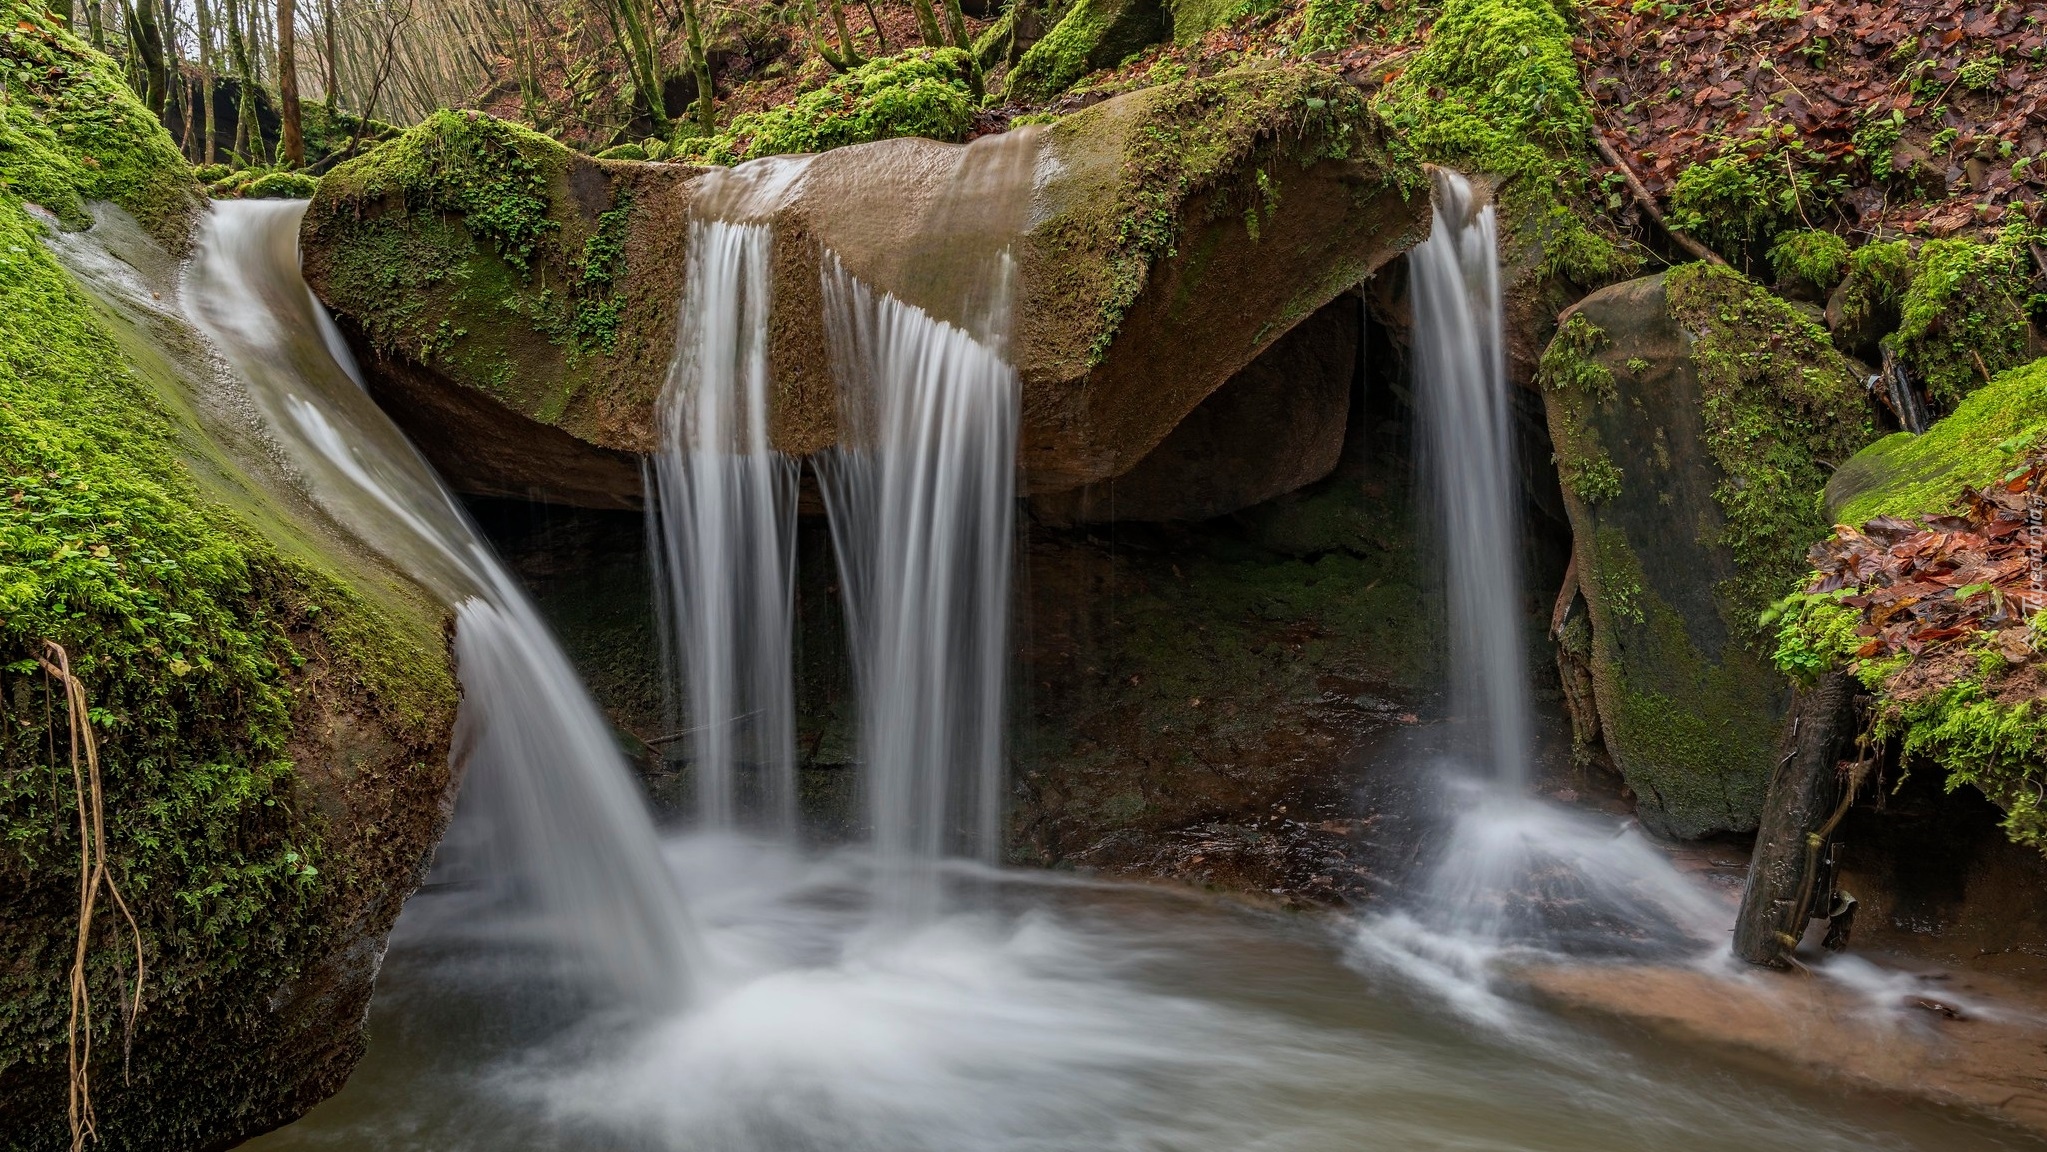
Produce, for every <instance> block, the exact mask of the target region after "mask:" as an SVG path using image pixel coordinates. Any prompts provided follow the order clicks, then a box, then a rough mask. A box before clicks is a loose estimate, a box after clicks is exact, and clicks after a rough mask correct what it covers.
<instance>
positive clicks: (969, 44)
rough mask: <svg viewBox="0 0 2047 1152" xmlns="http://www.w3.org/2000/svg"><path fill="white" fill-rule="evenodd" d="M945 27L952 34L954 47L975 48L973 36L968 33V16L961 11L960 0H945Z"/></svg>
mask: <svg viewBox="0 0 2047 1152" xmlns="http://www.w3.org/2000/svg"><path fill="white" fill-rule="evenodd" d="M945 29H946V31H947V32H950V33H951V34H952V46H953V47H955V48H966V49H971V48H973V46H974V40H973V37H971V36H968V35H967V18H966V16H965V15H964V14H963V13H961V12H960V0H945Z"/></svg>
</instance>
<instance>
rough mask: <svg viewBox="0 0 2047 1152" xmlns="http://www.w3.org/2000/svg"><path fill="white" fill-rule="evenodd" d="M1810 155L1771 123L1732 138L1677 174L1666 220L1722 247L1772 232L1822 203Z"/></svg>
mask: <svg viewBox="0 0 2047 1152" xmlns="http://www.w3.org/2000/svg"><path fill="white" fill-rule="evenodd" d="M1785 127H1789V126H1788V125H1786V126H1785ZM1795 131H1796V130H1795V129H1794V130H1793V132H1794V134H1795ZM1814 160H1815V158H1814V157H1812V156H1810V155H1808V154H1807V150H1806V149H1805V148H1804V146H1803V145H1802V144H1801V143H1799V142H1797V141H1795V140H1787V139H1786V138H1785V136H1784V135H1783V134H1782V132H1781V131H1780V130H1779V129H1778V128H1777V127H1775V126H1770V127H1765V128H1764V129H1761V130H1759V131H1757V132H1756V133H1754V134H1752V135H1750V136H1749V137H1747V138H1746V139H1743V140H1740V141H1731V142H1729V143H1728V144H1726V145H1725V146H1723V147H1722V149H1721V152H1720V154H1719V155H1718V156H1716V157H1714V158H1713V159H1711V160H1708V161H1706V162H1705V163H1703V164H1694V165H1693V166H1691V167H1690V168H1687V169H1685V171H1684V172H1683V174H1681V175H1680V176H1679V177H1678V178H1677V185H1676V187H1674V188H1673V189H1672V190H1671V193H1670V221H1671V223H1672V224H1674V225H1676V226H1677V227H1678V228H1680V229H1682V230H1684V231H1686V232H1689V233H1691V234H1692V235H1694V236H1697V237H1699V238H1700V239H1702V240H1705V241H1706V242H1707V243H1709V244H1712V245H1714V246H1715V247H1718V248H1721V249H1722V250H1723V251H1737V250H1739V248H1740V247H1741V246H1742V245H1744V244H1746V243H1748V242H1750V241H1754V240H1761V239H1763V238H1764V237H1767V236H1773V235H1775V234H1776V233H1777V232H1778V231H1779V230H1781V229H1782V228H1784V226H1786V225H1787V224H1791V223H1794V222H1797V221H1800V220H1803V219H1805V218H1806V217H1808V216H1809V215H1811V214H1812V213H1813V212H1815V211H1816V210H1817V209H1818V208H1819V207H1820V201H1821V199H1822V194H1821V188H1820V186H1819V184H1818V182H1817V181H1816V180H1815V179H1814V175H1813V172H1812V170H1811V165H1812V164H1813V162H1814Z"/></svg>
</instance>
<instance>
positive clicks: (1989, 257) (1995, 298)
mask: <svg viewBox="0 0 2047 1152" xmlns="http://www.w3.org/2000/svg"><path fill="white" fill-rule="evenodd" d="M2026 237H2027V232H2026V230H2025V229H2024V228H2023V227H2019V228H2014V229H2011V230H2009V231H2007V232H2006V233H2005V234H2004V235H2002V236H2000V237H1999V238H1998V240H1997V241H1996V242H1994V243H1990V244H1979V243H1977V242H1975V241H1972V240H1964V239H1959V238H1957V239H1948V240H1929V241H1927V242H1926V243H1925V244H1924V245H1921V246H1920V249H1919V251H1918V253H1917V254H1916V255H1915V256H1914V257H1913V261H1912V282H1911V284H1910V286H1909V287H1907V288H1906V289H1905V293H1904V296H1903V298H1902V299H1901V300H1900V301H1899V304H1898V309H1899V322H1898V330H1897V332H1895V333H1894V334H1892V335H1891V337H1890V344H1891V347H1893V348H1894V349H1895V350H1896V351H1897V354H1898V355H1899V357H1901V358H1902V359H1903V360H1904V361H1905V363H1906V364H1907V365H1909V366H1910V367H1911V369H1912V371H1913V373H1914V374H1915V375H1917V376H1918V378H1919V379H1920V380H1921V381H1923V382H1924V383H1925V385H1926V394H1927V396H1928V398H1929V399H1931V400H1932V401H1933V403H1934V406H1935V407H1936V409H1949V408H1952V407H1953V406H1954V405H1956V404H1957V403H1959V402H1960V401H1961V399H1962V397H1964V396H1967V395H1968V394H1969V393H1971V392H1973V391H1975V390H1976V389H1977V388H1979V387H1981V386H1982V385H1983V384H1984V383H1985V382H1987V381H1988V380H1989V379H1990V377H1992V376H1994V375H1996V374H1997V373H1999V372H2002V371H2004V370H2005V369H2007V368H2013V367H2016V366H2018V365H2020V364H2023V363H2025V362H2026V361H2027V360H2029V359H2031V358H2032V357H2033V356H2035V355H2037V354H2038V353H2039V352H2040V351H2041V349H2040V348H2039V347H2038V341H2037V340H2036V339H2035V337H2034V335H2033V329H2032V324H2031V322H2030V321H2029V320H2028V319H2027V317H2026V301H2027V298H2028V296H2029V294H2030V293H2031V290H2032V289H2031V282H2032V276H2033V262H2032V256H2031V253H2030V252H2028V251H2027V242H2026Z"/></svg>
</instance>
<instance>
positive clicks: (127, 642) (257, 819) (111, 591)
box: [0, 0, 456, 1152]
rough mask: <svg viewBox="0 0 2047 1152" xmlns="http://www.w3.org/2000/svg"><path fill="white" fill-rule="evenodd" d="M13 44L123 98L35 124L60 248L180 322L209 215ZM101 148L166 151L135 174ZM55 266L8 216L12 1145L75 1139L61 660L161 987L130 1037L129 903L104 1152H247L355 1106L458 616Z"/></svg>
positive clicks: (7, 833)
mask: <svg viewBox="0 0 2047 1152" xmlns="http://www.w3.org/2000/svg"><path fill="white" fill-rule="evenodd" d="M0 19H4V24H0V29H5V31H4V33H0V34H4V35H6V36H7V37H8V41H9V45H10V47H9V52H10V55H11V54H13V53H15V52H17V51H22V50H24V49H21V48H20V47H19V44H18V41H22V40H27V41H30V42H31V43H30V45H29V47H28V48H27V49H25V50H26V51H28V52H31V53H40V54H41V55H35V56H33V58H34V59H36V60H38V61H41V60H45V59H48V60H56V61H59V62H60V64H61V67H60V71H65V72H67V73H69V74H71V75H72V85H71V87H72V91H73V92H74V94H76V93H91V94H92V95H93V96H94V97H95V98H96V99H98V100H100V101H101V103H96V104H95V103H88V104H87V105H85V107H84V111H83V113H82V114H83V115H85V116H86V117H87V119H86V121H85V122H84V124H85V126H83V127H81V128H80V129H79V130H77V131H67V130H66V129H67V126H68V123H67V120H66V118H65V117H66V116H67V115H69V113H70V112H71V111H72V110H73V109H72V107H71V105H70V104H69V103H68V102H67V99H65V98H59V99H55V100H52V101H51V102H49V103H47V104H45V105H44V106H43V110H42V111H41V112H40V113H38V115H39V116H43V117H47V118H46V119H43V120H42V123H41V126H40V128H38V129H37V130H36V131H35V132H32V133H30V135H31V136H32V137H34V139H35V141H37V142H38V145H39V146H41V147H46V148H50V149H54V150H55V151H54V152H53V153H52V155H53V156H54V161H53V162H52V163H51V165H50V167H48V168H47V169H46V170H44V171H43V172H42V173H40V178H41V180H42V181H43V182H42V183H41V184H39V185H38V186H37V188H36V193H37V195H38V197H39V198H41V199H43V200H44V201H45V202H55V203H57V204H59V205H63V204H64V203H65V201H64V198H63V196H62V195H61V194H60V193H62V192H64V191H67V190H68V192H69V193H70V194H71V195H72V196H73V197H75V200H74V201H73V202H72V203H73V204H75V206H76V211H75V212H73V213H71V214H69V215H68V217H67V218H66V224H67V225H70V226H77V225H82V224H85V223H90V222H92V221H94V220H95V218H97V219H98V221H99V222H98V223H96V224H94V225H93V232H94V236H93V237H92V238H91V239H90V240H78V241H67V243H76V244H83V243H88V242H93V243H97V244H98V245H99V246H100V247H103V248H104V249H105V250H106V251H107V252H110V253H112V256H113V259H114V260H115V261H116V262H118V263H119V264H121V265H125V266H126V267H127V268H128V269H132V270H133V275H136V276H139V277H142V278H143V280H144V281H145V282H146V283H147V285H148V286H149V287H150V288H152V289H155V290H157V291H158V292H159V293H160V294H161V296H162V297H163V298H164V299H165V300H169V299H172V298H174V288H175V283H174V281H175V276H176V270H177V258H176V252H179V251H182V250H183V249H184V248H185V247H187V240H186V236H185V233H184V232H183V230H182V229H183V225H184V224H185V223H186V222H187V221H189V220H190V219H191V211H190V210H191V209H192V208H193V207H196V205H197V196H196V187H195V186H194V184H193V182H192V180H191V178H190V173H189V171H188V170H187V169H186V168H185V166H184V163H183V161H182V160H181V159H179V158H178V156H177V152H176V150H175V148H174V147H172V145H171V142H170V139H169V137H168V136H167V135H165V134H164V133H163V131H162V130H161V129H160V128H156V127H155V126H154V120H153V119H152V118H151V117H150V116H149V113H148V112H147V111H145V110H144V109H143V108H142V107H141V105H140V104H139V102H137V101H136V100H135V98H134V97H133V96H132V95H129V94H128V93H127V89H126V87H125V85H123V84H122V83H121V81H120V77H119V72H118V69H117V67H116V66H115V65H114V63H113V62H112V61H110V60H107V59H106V58H105V57H102V56H99V55H97V54H95V53H93V52H91V51H90V50H89V49H87V48H85V47H84V46H83V45H81V44H79V43H78V42H77V41H76V40H75V39H74V38H72V37H70V35H69V34H68V33H65V32H63V31H60V30H57V29H55V28H53V27H52V26H50V25H49V24H48V23H47V22H46V20H45V18H44V17H43V16H42V15H41V13H40V11H39V10H36V9H28V8H23V7H21V6H20V5H18V4H16V3H12V2H7V0H0ZM80 73H82V75H81V74H80ZM0 75H4V76H6V77H7V78H8V82H9V83H10V85H11V84H12V82H13V76H14V75H15V74H14V73H7V72H0ZM39 75H47V73H39ZM14 95H16V93H15V92H14V90H13V89H12V88H11V87H10V96H14ZM28 107H29V101H27V100H25V99H22V100H18V101H17V102H15V103H12V104H11V105H9V106H7V113H6V114H7V115H9V116H21V115H25V113H26V109H27V108H28ZM95 125H96V126H95ZM108 126H118V127H120V128H123V129H128V128H132V127H135V126H141V128H143V129H146V130H147V131H148V132H153V133H154V138H151V139H145V140H142V141H141V142H140V143H139V144H137V145H136V146H135V148H134V151H133V152H132V153H131V154H130V155H129V156H128V157H127V158H125V159H124V158H122V157H120V156H118V155H117V154H116V153H115V152H114V150H113V147H112V144H111V143H110V137H108V136H104V135H99V133H101V132H105V131H111V128H110V127H108ZM16 127H17V128H18V127H19V126H18V125H16ZM87 148H90V149H93V150H92V151H84V150H83V149H87ZM88 157H90V158H92V159H95V160H99V161H101V163H100V165H99V167H97V168H95V167H94V165H92V164H88V163H86V162H85V161H86V160H87V158H88ZM158 164H161V165H163V167H161V168H157V167H154V166H155V165H158ZM110 171H111V172H119V173H121V175H120V177H119V179H111V180H110V178H108V177H107V175H106V174H107V173H109V172H110ZM63 181H69V184H68V186H67V185H64V184H63V183H61V182H63ZM103 181H108V182H103ZM102 196H110V197H112V198H113V200H114V201H115V202H116V203H117V204H118V205H120V208H116V207H111V206H104V205H93V204H91V203H89V202H91V201H94V200H96V199H98V198H99V197H102ZM121 208H126V209H129V210H131V211H133V212H135V213H136V214H137V215H139V216H140V217H141V221H140V223H137V220H136V217H135V216H131V215H129V214H128V213H127V212H124V211H122V210H121ZM81 213H82V214H83V215H80V214H81ZM152 236H153V237H154V238H152ZM47 239H48V233H47V232H46V231H45V230H44V227H43V225H42V224H40V223H39V222H37V220H36V219H35V218H34V217H33V216H32V215H31V214H30V213H29V211H28V210H27V209H26V208H25V206H24V202H23V198H22V197H21V195H19V194H18V193H17V192H16V191H0V411H5V412H6V414H7V418H6V419H5V420H4V421H0V477H4V479H5V489H4V490H5V492H6V494H7V496H6V498H5V499H4V500H0V709H4V711H5V713H6V716H7V723H6V724H5V725H4V726H0V955H5V956H6V957H7V963H6V964H5V965H0V1149H6V1150H7V1152H17V1150H21V1152H26V1150H28V1149H36V1150H41V1149H48V1148H61V1147H65V1146H68V1144H69V1142H70V1133H69V1126H68V1121H67V1116H66V1099H67V1086H68V1082H69V1075H68V1069H67V1039H66V1037H67V1027H68V1021H69V996H68V992H67V987H68V980H69V972H70V969H71V964H72V954H73V941H74V940H75V938H76V933H77V924H76V918H77V899H78V889H79V863H78V860H79V850H80V845H79V839H78V821H77V816H76V813H75V800H74V795H73V783H72V775H71V767H70V763H69V731H68V727H67V725H66V724H65V722H64V720H63V719H62V717H63V716H64V702H63V700H62V698H61V695H57V694H53V693H52V691H51V686H50V681H49V680H48V679H47V678H46V677H45V674H44V673H43V671H42V670H41V669H40V668H39V667H38V665H37V664H36V663H35V660H36V658H37V657H51V656H53V655H54V652H53V650H52V649H50V648H48V647H46V646H45V642H46V641H53V642H55V643H57V644H59V645H61V646H62V647H63V649H64V650H65V652H66V653H68V657H69V662H70V665H71V667H72V669H73V670H74V671H75V673H76V674H77V676H78V677H79V679H80V680H81V682H82V684H83V686H84V690H85V693H86V695H87V698H88V699H89V701H90V704H91V707H92V720H91V723H92V725H93V728H94V730H95V734H96V736H97V739H98V745H99V760H100V776H101V779H102V781H103V785H104V802H103V809H104V813H105V821H106V840H105V846H106V851H107V860H108V867H109V873H110V875H111V877H112V879H113V880H114V882H115V883H117V884H118V885H119V887H120V891H121V894H122V896H123V898H124V899H125V901H126V903H127V906H128V908H129V909H131V910H132V912H133V914H134V917H135V920H136V922H137V925H138V927H139V936H140V941H141V947H142V950H143V954H144V960H145V963H146V967H147V975H146V978H145V979H144V980H143V982H142V984H141V999H142V1010H141V1013H140V1015H139V1016H138V1017H137V1018H136V1019H135V1020H134V1030H133V1034H132V1037H124V1029H123V1021H122V1011H121V1009H120V1008H119V1007H118V1005H120V1004H122V1003H123V1001H124V1000H126V999H127V998H128V996H129V995H131V994H132V989H133V984H132V980H133V977H134V975H135V965H134V958H133V951H132V948H133V941H132V939H131V938H129V937H128V936H127V934H126V933H125V932H122V933H119V934H117V933H116V931H115V928H114V925H115V923H116V922H120V923H122V924H124V925H125V918H124V917H122V916H121V914H120V913H119V912H118V911H117V910H116V909H115V907H113V906H112V904H111V901H110V898H109V897H108V896H107V894H106V893H105V892H104V891H103V892H102V893H101V896H100V902H99V912H98V915H97V916H96V918H95V922H94V931H93V935H92V937H91V939H90V946H89V948H88V950H87V952H86V978H87V982H88V986H89V988H90V991H91V998H92V1002H93V1005H94V1013H93V1016H92V1020H91V1025H90V1035H91V1042H92V1054H93V1058H92V1061H91V1063H90V1066H89V1071H90V1075H91V1080H92V1091H93V1102H94V1106H95V1113H96V1116H97V1129H98V1136H99V1140H100V1142H101V1144H102V1145H103V1146H105V1147H110V1148H122V1149H135V1150H139V1152H154V1150H159V1149H161V1150H165V1152H172V1150H184V1149H190V1148H208V1147H226V1146H230V1145H232V1144H234V1143H235V1142H237V1141H239V1140H241V1139H244V1138H246V1137H248V1136H251V1135H254V1134H256V1133H258V1132H261V1131H264V1130H267V1129H269V1128H271V1127H274V1126H276V1125H278V1124H281V1123H285V1122H288V1121H289V1120H291V1119H293V1118H294V1117H296V1116H297V1115H299V1114H300V1113H302V1112H303V1111H304V1110H305V1109H306V1108H308V1107H310V1106H311V1105H312V1104H314V1103H315V1102H317V1101H318V1100H320V1099H322V1098H323V1097H325V1096H327V1095H329V1094H331V1093H332V1092H333V1091H335V1090H336V1089H338V1088H339V1087H340V1085H341V1083H342V1081H343V1080H344V1079H345V1078H346V1077H347V1075H348V1073H349V1072H350V1070H351V1069H352V1068H353V1066H354V1064H355V1062H356V1060H357V1059H358V1058H359V1057H360V1055H361V1053H362V1048H363V1044H364V1039H365V1037H364V1032H363V1021H364V1014H365V1010H366V1008H367V1005H368V1001H369V997H370V991H371V984H372V981H373V979H374V976H375V971H376V963H377V958H378V955H379V954H380V952H381V949H382V943H383V940H384V938H385V935H386V934H387V933H388V932H389V930H390V928H391V925H392V923H393V921H394V920H395V919H396V917H397V915H398V910H399V906H400V904H401V903H402V902H403V900H404V898H405V896H406V895H407V894H408V893H409V892H410V891H411V890H412V889H413V888H414V887H415V886H416V885H417V883H418V882H419V880H420V878H421V876H422V874H423V871H424V868H425V864H426V861H427V858H428V854H429V852H430V851H431V848H432V845H433V843H434V842H435V840H436V839H437V838H438V836H439V834H440V830H441V825H442V822H443V821H444V819H445V812H446V810H447V804H448V801H449V799H450V795H451V793H450V789H451V778H450V771H449V765H448V749H449V733H450V729H451V726H452V722H453V718H454V712H455V707H456V688H455V681H454V677H453V670H452V667H451V662H450V659H449V655H448V651H447V647H446V642H445V628H446V626H447V614H446V612H445V611H444V609H442V608H441V607H440V606H439V605H437V604H435V603H433V602H432V601H430V600H429V599H428V598H427V597H426V596H425V595H424V594H423V593H422V592H421V591H420V590H419V589H418V588H417V587H416V586H415V585H414V584H412V583H411V582H410V581H407V580H405V579H404V578H402V577H400V576H398V575H397V574H396V573H394V572H392V571H391V570H390V569H389V568H387V567H385V566H384V565H382V564H381V563H379V562H376V561H373V560H371V559H369V558H367V557H366V555H365V553H364V552H363V550H362V549H361V547H360V546H359V545H358V544H356V543H355V542H353V541H349V540H345V539H342V538H340V537H338V536H337V535H336V533H335V529H334V528H333V527H332V525H331V521H330V520H329V519H328V518H327V517H325V516H324V515H322V514H321V513H319V512H318V511H317V510H316V509H314V508H313V507H312V506H311V505H310V503H309V502H308V501H307V500H306V499H305V498H304V497H303V496H301V495H300V494H299V493H298V492H297V491H296V490H295V489H294V488H293V487H292V485H291V482H290V481H289V479H288V478H287V477H286V476H285V475H284V474H283V470H282V468H281V467H280V466H279V465H277V464H276V463H275V462H274V461H272V460H271V459H270V458H269V457H268V455H267V453H266V452H265V451H264V449H263V446H262V445H261V443H259V438H257V437H254V436H252V435H251V434H250V430H249V429H248V428H246V427H245V426H243V424H242V421H243V420H244V419H245V417H244V416H243V415H242V414H241V413H240V412H239V411H238V410H237V409H236V408H235V407H234V406H233V405H232V404H231V403H230V402H227V401H225V400H223V399H222V398H221V397H219V396H217V395H215V391H216V389H215V388H214V387H213V373H214V371H215V368H214V365H213V364H212V362H211V361H210V360H209V358H208V356H207V354H206V350H205V347H204V345H203V343H202V342H201V341H200V340H199V339H198V337H197V336H196V335H195V334H193V333H191V332H190V331H189V330H187V329H185V328H184V327H183V326H182V323H181V321H180V320H179V318H178V317H177V315H176V313H175V312H174V311H172V310H170V308H169V306H168V305H164V304H161V303H155V302H153V300H150V299H144V298H142V297H141V296H139V295H138V296H135V297H134V298H126V297H122V298H114V297H110V298H108V299H101V298H99V297H96V296H93V295H92V294H90V293H89V292H88V291H87V289H86V288H85V287H84V286H83V285H82V284H80V283H79V282H77V281H75V280H74V279H73V278H72V277H71V276H70V274H68V273H67V272H66V271H65V269H64V268H63V267H62V266H61V265H60V264H59V263H58V262H57V260H56V259H55V258H54V257H53V256H52V254H51V251H50V250H49V248H48V247H46V245H45V241H46V240H47ZM124 1040H125V1041H127V1042H124Z"/></svg>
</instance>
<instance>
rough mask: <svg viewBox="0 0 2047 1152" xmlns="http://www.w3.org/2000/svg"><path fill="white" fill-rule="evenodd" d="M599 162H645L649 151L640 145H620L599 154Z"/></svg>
mask: <svg viewBox="0 0 2047 1152" xmlns="http://www.w3.org/2000/svg"><path fill="white" fill-rule="evenodd" d="M597 158H598V159H599V160H645V159H646V158H647V150H646V149H645V148H642V147H640V146H639V145H638V144H619V145H616V146H614V147H610V148H606V149H605V150H604V151H602V152H599V153H597Z"/></svg>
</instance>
